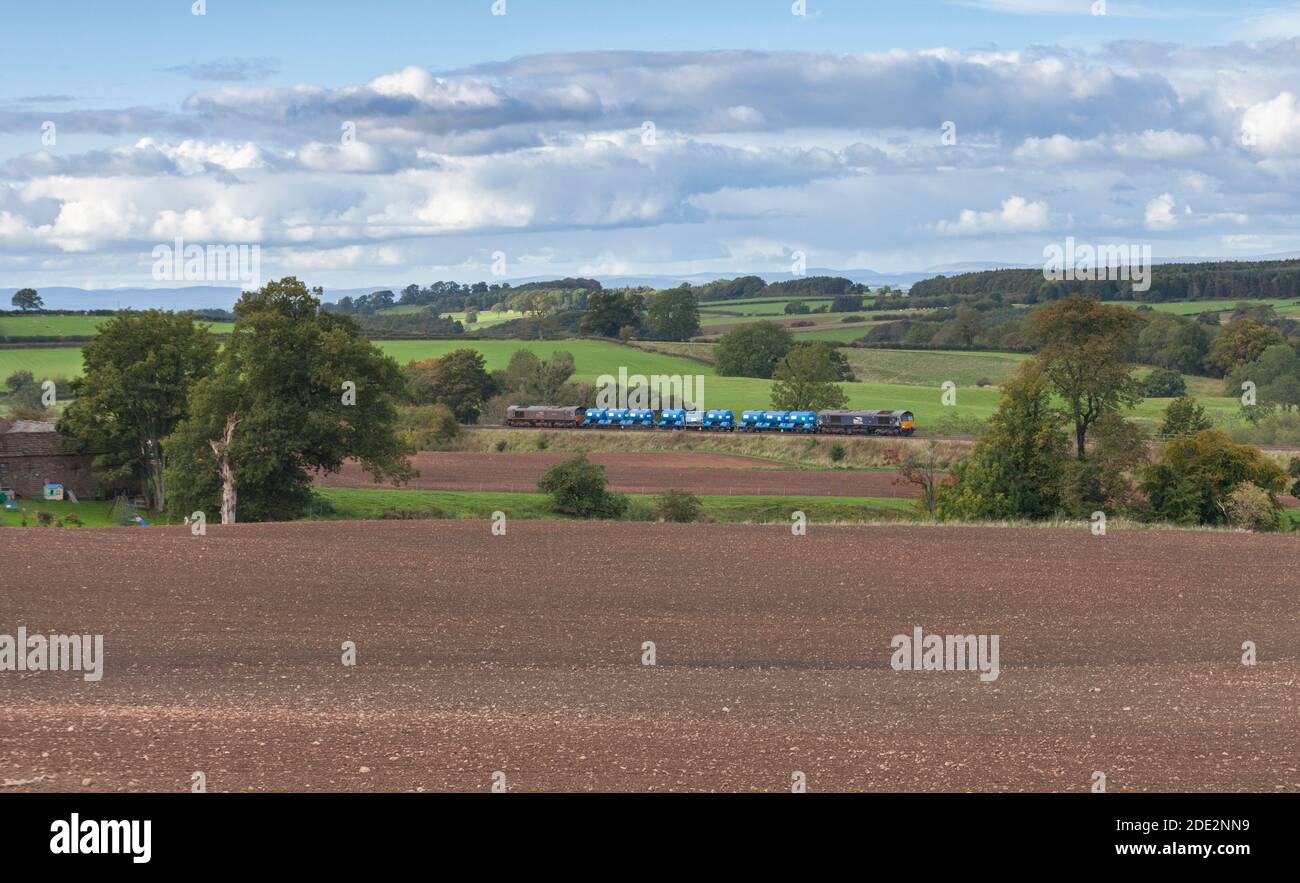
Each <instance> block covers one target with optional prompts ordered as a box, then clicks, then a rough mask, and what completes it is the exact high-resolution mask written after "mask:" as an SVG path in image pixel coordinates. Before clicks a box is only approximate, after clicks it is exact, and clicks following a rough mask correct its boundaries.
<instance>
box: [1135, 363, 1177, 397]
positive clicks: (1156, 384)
mask: <svg viewBox="0 0 1300 883" xmlns="http://www.w3.org/2000/svg"><path fill="white" fill-rule="evenodd" d="M1142 395H1143V396H1145V397H1146V398H1149V399H1175V398H1178V397H1180V396H1185V395H1187V381H1186V380H1185V379H1183V375H1181V374H1179V373H1178V372H1177V371H1171V370H1169V369H1168V368H1156V369H1155V370H1154V371H1152V372H1151V373H1150V374H1148V375H1147V377H1146V380H1144V381H1142Z"/></svg>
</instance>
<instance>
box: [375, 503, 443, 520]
mask: <svg viewBox="0 0 1300 883" xmlns="http://www.w3.org/2000/svg"><path fill="white" fill-rule="evenodd" d="M446 517H447V515H446V513H444V512H443V511H442V510H441V509H439V508H438V507H437V506H430V507H428V508H427V509H402V508H399V507H397V506H389V507H388V508H387V509H385V510H384V511H383V512H380V513H379V518H380V520H382V521H432V520H435V519H440V518H446Z"/></svg>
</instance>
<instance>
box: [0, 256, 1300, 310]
mask: <svg viewBox="0 0 1300 883" xmlns="http://www.w3.org/2000/svg"><path fill="white" fill-rule="evenodd" d="M1297 258H1300V252H1283V253H1278V254H1267V255H1254V256H1251V257H1236V258H1207V257H1171V258H1162V259H1158V260H1156V261H1155V263H1157V264H1189V263H1199V262H1205V261H1221V260H1239V261H1281V260H1295V259H1297ZM1037 266H1040V265H1039V264H1021V263H1014V262H1010V261H980V262H967V263H956V264H939V265H935V266H932V267H929V268H927V269H925V270H917V271H910V272H904V273H881V272H877V271H876V270H869V269H853V270H838V269H833V268H830V267H809V268H808V270H807V272H805V273H804V274H803V275H804V276H843V277H844V278H846V279H851V280H853V281H854V282H858V283H861V284H863V285H869V286H871V287H872V288H880V287H881V286H884V285H889V286H891V287H893V288H902V289H906V288H910V287H911V286H912V284H913V283H916V282H919V281H921V280H922V279H930V278H932V277H934V276H955V275H957V274H959V273H978V272H981V271H985V270H1026V269H1032V268H1034V267H1037ZM563 275H566V274H553V275H550V276H528V277H523V278H519V279H508V280H506V281H508V282H509V283H510V284H511V285H523V284H525V283H528V282H545V281H548V280H550V279H558V278H561V277H562V276H563ZM569 275H572V274H569ZM747 275H748V276H761V277H762V278H763V279H765V280H767V281H768V282H785V281H787V280H790V279H794V278H796V277H795V275H794V274H793V273H770V272H762V271H759V272H753V273H741V272H736V273H692V274H690V275H685V276H674V275H644V276H638V275H619V276H607V275H599V274H598V275H595V276H593V277H590V278H595V279H597V280H599V282H600V284H601V285H604V286H605V287H607V288H623V287H640V286H648V287H650V288H676V287H677V286H679V285H681V284H682V283H684V282H689V283H690V284H692V285H703V284H704V283H706V282H713V281H715V280H718V279H734V278H736V277H737V276H747ZM407 284H409V283H405V282H403V283H401V284H397V285H393V284H386V285H373V286H369V287H366V288H332V289H331V288H326V289H325V300H327V301H337V300H339V299H340V298H343V297H354V298H355V297H359V296H360V295H363V294H370V293H371V292H372V291H383V290H385V289H387V290H389V291H393V292H400V291H401V290H402V289H403V288H405V287H406V285H407ZM23 287H27V286H23ZM37 290H38V291H40V294H41V298H42V299H43V300H44V301H45V306H46V308H47V309H51V310H116V309H128V308H129V309H133V310H147V309H151V308H157V309H165V310H228V309H230V308H231V307H232V306H233V305H234V303H235V301H237V300H238V299H239V295H240V289H239V288H233V287H220V286H215V285H193V286H187V287H176V288H106V289H85V288H69V287H64V286H50V287H46V288H41V287H39V286H38V287H37ZM17 291H18V289H17V288H0V309H8V308H9V301H10V298H12V297H13V295H14V293H15V292H17Z"/></svg>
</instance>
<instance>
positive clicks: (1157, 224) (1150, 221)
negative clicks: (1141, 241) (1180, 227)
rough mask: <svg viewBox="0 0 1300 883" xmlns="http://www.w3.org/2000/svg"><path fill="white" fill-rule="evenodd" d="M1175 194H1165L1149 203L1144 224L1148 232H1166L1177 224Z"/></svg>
mask: <svg viewBox="0 0 1300 883" xmlns="http://www.w3.org/2000/svg"><path fill="white" fill-rule="evenodd" d="M1175 205H1177V203H1176V201H1175V200H1174V197H1173V194H1170V193H1164V194H1161V195H1160V196H1157V197H1156V198H1155V199H1153V200H1151V201H1150V202H1148V203H1147V208H1146V215H1145V219H1144V223H1145V225H1146V227H1147V229H1148V230H1165V229H1168V228H1170V227H1172V226H1174V225H1175V224H1176V223H1178V221H1177V219H1176V218H1175V217H1174V206H1175Z"/></svg>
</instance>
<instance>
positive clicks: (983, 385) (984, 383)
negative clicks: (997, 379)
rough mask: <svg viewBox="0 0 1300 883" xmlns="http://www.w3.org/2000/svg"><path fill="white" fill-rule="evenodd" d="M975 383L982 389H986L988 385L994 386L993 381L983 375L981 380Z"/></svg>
mask: <svg viewBox="0 0 1300 883" xmlns="http://www.w3.org/2000/svg"><path fill="white" fill-rule="evenodd" d="M975 385H976V386H978V387H979V388H980V389H984V388H986V387H989V386H992V385H993V381H992V380H989V379H988V378H987V377H981V378H980V379H979V380H976V381H975Z"/></svg>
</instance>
